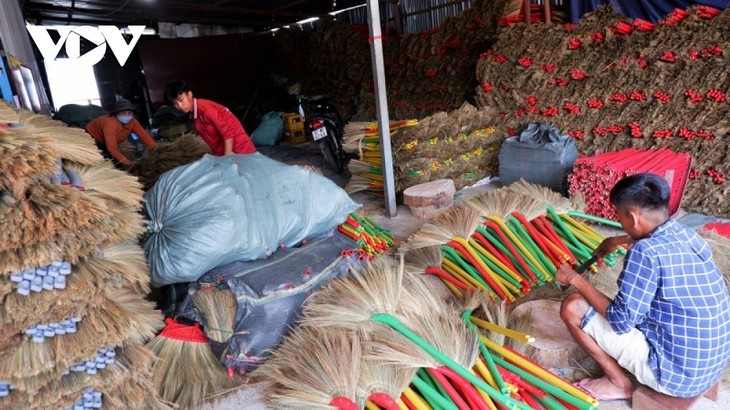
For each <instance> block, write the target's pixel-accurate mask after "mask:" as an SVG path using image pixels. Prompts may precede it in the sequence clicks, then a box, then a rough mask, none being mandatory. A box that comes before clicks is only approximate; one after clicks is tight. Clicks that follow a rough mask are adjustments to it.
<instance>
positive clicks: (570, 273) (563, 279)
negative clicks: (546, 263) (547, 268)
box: [555, 263, 580, 286]
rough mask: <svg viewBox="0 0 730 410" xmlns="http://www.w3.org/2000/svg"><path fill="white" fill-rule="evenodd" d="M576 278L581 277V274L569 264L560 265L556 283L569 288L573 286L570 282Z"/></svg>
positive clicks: (556, 273) (556, 274)
mask: <svg viewBox="0 0 730 410" xmlns="http://www.w3.org/2000/svg"><path fill="white" fill-rule="evenodd" d="M575 277H580V274H579V273H578V272H576V271H575V270H574V269H573V268H572V267H571V266H570V265H568V264H567V263H563V264H562V265H560V266H559V267H558V271H557V272H555V281H557V282H558V284H560V285H563V286H569V285H570V284H571V283H570V281H571V280H573V278H575Z"/></svg>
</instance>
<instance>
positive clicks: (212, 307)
mask: <svg viewBox="0 0 730 410" xmlns="http://www.w3.org/2000/svg"><path fill="white" fill-rule="evenodd" d="M191 297H192V299H193V303H194V304H195V308H196V309H197V310H198V312H199V313H200V315H201V316H202V317H201V323H202V324H203V326H204V327H205V334H206V336H208V338H209V339H212V340H215V341H216V342H219V343H225V342H227V341H228V340H229V339H230V338H231V336H233V325H234V320H235V318H236V308H237V306H238V302H237V301H236V296H235V295H234V294H233V292H232V291H231V290H230V289H228V288H225V289H222V288H219V287H218V286H216V285H206V286H202V287H201V288H200V289H198V290H197V291H195V293H193V295H192V296H191Z"/></svg>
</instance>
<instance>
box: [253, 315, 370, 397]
mask: <svg viewBox="0 0 730 410" xmlns="http://www.w3.org/2000/svg"><path fill="white" fill-rule="evenodd" d="M361 354H362V348H361V344H360V338H359V337H358V336H357V334H356V333H355V332H353V331H343V330H341V329H337V330H335V329H327V328H320V329H314V328H311V327H301V328H299V329H297V331H296V332H294V333H293V334H291V335H290V336H288V337H287V338H286V339H285V340H284V342H283V343H282V344H281V346H279V348H278V349H277V350H276V351H275V352H274V353H273V354H272V356H271V357H270V358H269V360H268V361H267V363H266V364H264V366H262V373H264V374H266V375H267V377H268V378H269V379H270V380H272V381H274V385H273V386H272V388H271V391H270V393H269V394H268V396H267V402H268V403H269V405H271V406H272V407H273V408H277V409H279V408H308V409H331V408H332V406H335V403H337V400H339V401H344V402H348V403H355V404H356V405H357V406H358V407H357V408H363V406H364V404H365V403H364V400H363V399H362V398H360V397H358V394H357V393H358V389H357V386H358V380H359V377H360V373H361V367H360V365H361ZM335 407H338V406H335Z"/></svg>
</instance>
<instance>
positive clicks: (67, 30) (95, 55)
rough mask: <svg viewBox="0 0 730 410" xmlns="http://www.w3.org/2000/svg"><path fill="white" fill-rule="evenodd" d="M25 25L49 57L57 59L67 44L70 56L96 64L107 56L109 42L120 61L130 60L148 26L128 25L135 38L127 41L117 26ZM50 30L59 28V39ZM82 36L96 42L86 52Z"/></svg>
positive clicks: (46, 57)
mask: <svg viewBox="0 0 730 410" xmlns="http://www.w3.org/2000/svg"><path fill="white" fill-rule="evenodd" d="M25 27H26V28H27V29H28V33H30V36H31V38H33V41H35V45H36V46H37V47H38V50H40V52H41V55H43V58H44V59H46V60H56V59H57V57H58V52H59V51H61V47H63V46H64V45H65V46H66V55H67V56H68V60H72V61H76V62H78V63H85V64H90V65H94V64H96V63H98V62H99V61H101V59H102V58H104V54H106V46H107V45H108V46H109V48H111V50H112V53H114V56H115V57H116V58H117V61H119V65H122V66H123V65H124V63H126V62H127V59H128V58H129V55H130V54H131V53H132V49H134V46H135V45H137V42H138V41H139V38H140V37H141V36H142V32H143V31H144V29H145V26H127V27H128V28H129V32H130V33H131V34H132V40H131V41H130V42H129V43H127V42H126V41H125V40H124V36H122V31H121V30H120V29H118V28H117V27H116V26H98V27H94V26H34V25H32V24H28V25H26V26H25ZM49 30H55V31H57V32H58V34H59V36H60V37H59V39H58V41H56V42H54V41H53V39H52V38H51V35H50V33H49V32H48V31H49ZM82 38H83V39H86V40H88V41H90V42H91V43H93V44H95V45H96V47H94V48H93V49H92V50H89V51H88V52H86V53H84V55H81V39H82Z"/></svg>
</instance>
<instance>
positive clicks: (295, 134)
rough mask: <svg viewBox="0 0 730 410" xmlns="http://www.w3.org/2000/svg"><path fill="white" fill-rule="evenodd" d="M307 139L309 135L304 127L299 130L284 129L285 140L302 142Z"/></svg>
mask: <svg viewBox="0 0 730 410" xmlns="http://www.w3.org/2000/svg"><path fill="white" fill-rule="evenodd" d="M306 140H307V135H306V134H305V133H304V130H303V129H302V130H297V131H284V141H286V142H288V143H289V144H301V143H302V142H304V141H306Z"/></svg>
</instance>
